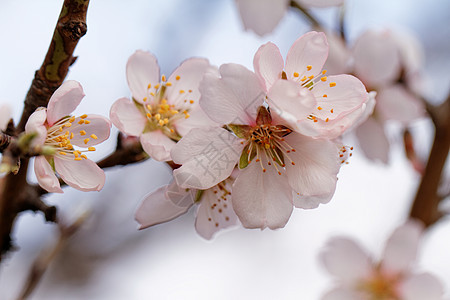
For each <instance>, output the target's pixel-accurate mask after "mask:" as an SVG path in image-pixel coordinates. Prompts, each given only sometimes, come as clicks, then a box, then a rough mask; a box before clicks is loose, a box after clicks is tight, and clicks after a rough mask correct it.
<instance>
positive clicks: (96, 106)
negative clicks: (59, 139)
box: [0, 0, 450, 299]
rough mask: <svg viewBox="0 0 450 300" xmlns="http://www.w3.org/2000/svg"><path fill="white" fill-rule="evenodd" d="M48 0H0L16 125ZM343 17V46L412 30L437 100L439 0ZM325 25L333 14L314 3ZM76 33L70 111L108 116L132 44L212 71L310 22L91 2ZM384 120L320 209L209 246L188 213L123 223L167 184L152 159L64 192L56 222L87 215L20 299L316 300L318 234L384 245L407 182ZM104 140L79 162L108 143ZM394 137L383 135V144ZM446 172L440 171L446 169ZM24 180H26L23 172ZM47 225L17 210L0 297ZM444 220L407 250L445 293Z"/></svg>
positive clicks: (351, 9)
mask: <svg viewBox="0 0 450 300" xmlns="http://www.w3.org/2000/svg"><path fill="white" fill-rule="evenodd" d="M62 2H63V1H62V0H60V1H55V0H52V1H50V0H47V1H33V0H21V1H17V0H15V1H13V0H0V28H1V29H0V41H1V46H0V102H1V103H9V104H10V105H11V107H12V110H13V116H14V119H15V120H16V121H17V120H18V119H19V117H20V114H21V109H22V106H23V100H24V98H25V95H26V93H27V91H28V88H29V86H30V83H31V80H32V78H33V76H34V71H35V70H36V69H38V68H39V67H40V65H41V63H42V61H43V58H44V56H45V53H46V51H47V48H48V45H49V42H50V40H51V37H52V33H53V29H54V26H55V23H56V20H57V18H58V15H59V12H60V9H61V5H62ZM346 7H347V10H346V11H347V14H346V17H345V22H346V29H347V35H348V39H349V41H350V43H351V42H352V41H354V40H355V39H356V38H357V37H358V35H359V34H361V33H362V32H363V31H364V30H366V29H368V28H375V29H380V28H400V29H406V30H409V31H410V32H412V33H414V34H416V35H417V37H418V39H419V40H420V41H421V42H422V44H423V46H424V49H425V59H426V67H425V69H424V72H425V74H427V75H428V77H429V80H427V90H426V91H424V92H425V94H426V95H427V96H428V98H429V99H430V100H432V101H435V102H439V101H442V100H443V99H444V98H445V97H446V95H447V93H448V91H449V87H450V75H449V74H450V72H448V70H449V69H450V59H449V53H450V2H449V1H447V0H434V1H419V0H397V1H389V0H383V1H382V0H366V1H357V0H348V1H347V6H346ZM312 13H313V14H314V15H315V16H317V17H318V19H319V20H321V21H322V22H323V23H324V24H325V25H326V26H327V27H328V28H335V26H336V24H337V21H338V9H336V8H328V9H314V10H312ZM87 21H88V33H87V35H86V36H85V37H83V38H82V39H81V41H80V43H79V44H78V47H77V49H76V50H75V55H77V56H79V57H78V60H77V61H76V63H75V65H73V66H72V68H71V69H70V72H69V75H68V79H74V80H77V81H79V82H81V84H82V85H83V88H84V90H85V93H86V97H85V98H84V100H83V101H82V103H81V105H80V106H79V107H78V108H77V111H76V114H77V115H79V114H83V113H97V114H102V115H105V116H108V115H109V108H110V106H111V104H112V103H113V102H114V101H115V100H116V99H118V98H120V97H123V96H130V92H129V89H128V86H127V83H126V77H125V64H126V61H127V59H128V57H129V56H130V55H131V54H132V53H133V52H134V51H135V50H137V49H144V50H148V51H150V52H152V53H153V54H155V55H156V57H157V58H158V60H159V64H160V66H161V70H162V72H163V73H164V74H166V75H169V74H170V73H171V72H172V70H173V69H174V68H176V67H177V66H178V65H179V64H180V63H181V62H182V61H183V60H184V59H186V58H189V57H192V56H200V57H206V58H208V59H209V60H210V61H211V63H212V64H215V65H217V66H219V65H221V64H223V63H228V62H234V63H240V64H243V65H244V66H246V67H248V68H250V69H253V66H252V62H253V55H254V53H255V52H256V50H257V49H258V47H259V46H260V45H262V44H263V43H265V42H267V41H272V42H274V43H275V44H277V45H278V46H279V47H280V49H281V51H282V53H283V54H284V55H285V54H286V53H287V51H288V49H289V47H290V46H291V45H292V43H293V42H294V41H295V40H296V39H297V38H298V37H299V36H300V35H302V34H303V33H305V32H307V31H308V30H309V29H310V27H309V25H308V23H307V22H306V21H305V20H304V18H303V16H302V15H300V14H299V13H298V12H297V11H293V10H292V11H291V10H290V11H289V12H288V13H287V14H286V15H285V18H284V19H283V20H282V21H281V23H280V24H279V26H278V27H277V28H276V29H275V30H274V31H273V33H272V34H270V35H267V36H264V37H262V38H261V37H258V36H257V35H255V34H254V33H252V32H245V31H244V30H243V26H242V23H241V20H240V18H239V15H238V13H237V8H236V6H235V3H234V1H232V0H215V1H205V0H204V1H201V0H191V1H182V0H171V1H157V0H154V1H152V0H142V1H138V0H135V1H113V0H109V1H91V4H90V7H89V10H88V20H87ZM431 128H432V126H431V124H430V123H429V121H427V120H420V121H417V122H415V123H414V124H412V127H411V129H412V131H413V133H414V134H415V135H416V136H417V137H418V140H419V141H420V145H418V146H419V149H418V150H419V151H420V153H419V154H420V155H421V156H422V157H424V158H426V156H427V151H428V148H429V145H430V143H431V139H432V132H431ZM398 131H399V129H398V127H397V126H396V124H389V132H388V134H389V137H390V138H391V141H392V142H393V143H392V145H393V146H392V151H391V163H390V164H389V165H387V166H385V165H382V164H379V163H374V162H371V161H368V160H367V159H366V158H365V157H364V156H363V155H362V153H360V152H358V148H357V144H356V140H355V139H354V137H352V136H351V135H349V136H346V137H345V144H347V145H350V146H355V150H354V151H353V157H352V158H351V160H350V164H349V165H345V166H343V167H342V169H341V171H340V173H339V181H338V187H337V190H336V194H335V196H334V198H333V199H332V200H331V202H330V203H328V204H326V205H321V206H320V207H319V208H317V209H314V210H299V209H296V210H294V213H293V215H292V217H291V219H290V221H289V222H288V224H287V225H286V227H285V228H283V229H280V230H276V231H271V230H264V231H260V230H244V229H237V230H233V231H229V232H225V233H222V234H219V235H218V236H217V237H216V238H215V239H214V240H212V241H205V240H203V239H202V238H201V237H199V236H198V235H197V234H196V232H195V229H194V210H191V211H190V212H189V213H188V214H186V215H183V216H181V217H179V218H178V219H176V220H174V221H172V222H169V223H166V224H162V225H158V226H155V227H152V228H149V229H146V230H143V231H137V230H136V228H137V223H136V222H135V221H134V212H135V210H136V208H137V206H138V204H139V202H140V199H141V198H142V197H143V196H144V195H145V194H147V193H149V192H151V191H153V190H154V189H156V188H157V187H159V186H161V185H163V184H166V183H167V182H168V181H169V180H170V179H171V170H170V169H169V168H168V167H166V166H165V165H164V164H163V163H158V162H155V161H152V160H148V161H146V162H144V163H140V164H136V165H129V166H126V167H122V168H121V167H117V168H114V169H112V170H108V171H107V172H106V174H107V180H106V184H105V188H104V189H103V190H102V191H101V192H98V193H96V192H91V193H82V192H78V191H76V190H74V189H71V188H66V189H65V190H64V194H63V195H51V196H48V197H46V199H45V201H46V202H47V203H49V204H52V205H56V206H58V207H59V208H60V213H61V214H62V216H64V217H66V218H67V219H71V218H74V216H75V215H76V214H77V213H78V212H79V211H82V210H85V209H89V210H92V212H93V216H92V218H90V219H89V220H88V222H86V223H85V224H84V226H83V227H82V228H81V230H80V231H79V232H77V233H76V234H75V235H74V236H73V238H72V239H71V240H70V241H69V243H68V244H67V246H66V247H65V248H64V249H63V250H62V251H61V253H60V254H59V255H58V256H57V258H56V259H55V260H54V261H53V263H52V264H51V266H50V268H49V270H48V272H47V273H46V274H45V275H44V278H43V280H42V281H41V283H40V285H39V286H38V287H37V288H36V290H35V292H34V294H33V295H32V297H31V299H62V298H64V299H319V298H320V296H321V295H322V294H323V293H324V292H326V291H327V290H328V289H330V288H331V287H332V283H333V279H332V278H331V277H330V276H329V275H328V274H327V273H326V272H325V270H324V268H323V267H322V266H321V265H320V263H319V261H318V260H317V256H318V254H319V253H320V251H321V249H322V247H323V245H324V244H325V242H326V241H327V240H328V239H329V238H330V237H331V236H336V235H341V236H342V235H345V236H349V237H352V238H354V239H356V240H357V241H358V242H359V243H361V244H362V245H363V246H364V247H365V248H366V249H367V250H368V251H370V252H371V253H374V254H375V255H376V256H379V254H380V253H381V251H382V249H383V245H384V242H385V239H386V238H387V237H388V235H389V234H390V233H391V232H392V230H393V229H394V228H395V227H397V226H398V225H399V224H401V223H402V222H403V221H404V220H405V218H406V216H407V215H408V212H409V208H410V204H411V201H412V199H413V197H414V194H415V191H416V187H417V184H418V182H419V179H420V176H419V175H417V174H416V173H415V171H414V170H413V169H412V167H411V166H410V164H409V162H408V161H407V160H406V158H405V155H404V153H403V148H402V145H401V140H398V139H400V138H399V136H398V135H397V134H396V133H398ZM116 135H117V129H115V128H113V131H112V138H111V139H110V140H109V141H108V142H106V143H104V144H102V145H101V146H100V147H98V150H97V151H96V152H95V153H93V155H91V158H92V159H97V160H98V159H101V158H102V157H104V156H106V155H107V154H109V153H110V152H111V151H113V149H114V147H115V136H116ZM396 139H397V140H396ZM447 170H448V168H447ZM29 176H30V180H32V181H35V182H36V179H35V178H34V174H33V171H32V170H30V173H29ZM57 233H58V231H57V229H56V227H55V225H54V224H46V223H45V221H44V218H43V216H42V215H41V214H37V215H35V214H33V213H29V212H28V213H24V214H22V215H21V216H20V218H19V220H18V222H17V223H16V225H15V228H14V239H15V244H16V245H17V251H15V252H10V254H9V256H8V257H7V258H6V259H4V261H3V262H2V264H1V265H0V299H14V298H15V297H17V295H18V293H19V291H20V289H21V288H22V286H23V284H24V282H25V280H26V277H27V274H28V272H29V269H30V266H31V264H32V262H33V261H34V260H35V259H36V257H37V256H38V255H40V253H41V251H43V250H45V249H46V248H48V247H51V245H53V243H54V242H55V241H56V239H57ZM449 237H450V220H449V219H448V218H446V219H442V220H441V221H440V222H439V223H438V224H437V225H435V226H434V227H433V228H432V229H431V230H430V231H429V232H428V234H427V235H426V236H425V238H424V240H423V243H422V247H421V249H420V252H419V259H418V263H419V265H420V269H421V270H426V271H429V272H432V273H434V274H435V275H437V276H438V277H439V278H440V279H441V280H442V282H443V284H444V286H445V289H446V291H447V293H446V295H447V296H449V295H450V293H449V291H450V259H449V258H450V240H449Z"/></svg>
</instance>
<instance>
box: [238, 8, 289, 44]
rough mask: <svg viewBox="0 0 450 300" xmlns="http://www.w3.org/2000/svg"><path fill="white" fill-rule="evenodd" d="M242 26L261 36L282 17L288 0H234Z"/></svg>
mask: <svg viewBox="0 0 450 300" xmlns="http://www.w3.org/2000/svg"><path fill="white" fill-rule="evenodd" d="M236 4H237V7H238V9H239V14H240V15H241V19H242V22H243V23H244V28H245V29H246V30H249V29H250V30H253V31H254V32H255V33H256V34H258V35H260V36H263V35H265V34H267V33H270V32H272V30H273V29H274V28H275V27H276V26H277V24H278V23H279V22H280V20H281V19H282V18H283V16H284V14H285V12H286V10H287V8H288V4H289V0H276V1H273V0H236Z"/></svg>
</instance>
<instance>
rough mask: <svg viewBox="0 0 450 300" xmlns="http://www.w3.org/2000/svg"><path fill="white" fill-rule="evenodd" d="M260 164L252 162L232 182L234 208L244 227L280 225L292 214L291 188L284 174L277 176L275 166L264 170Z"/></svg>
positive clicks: (262, 227)
mask: <svg viewBox="0 0 450 300" xmlns="http://www.w3.org/2000/svg"><path fill="white" fill-rule="evenodd" d="M261 163H262V164H260V163H258V162H256V161H255V160H254V161H252V162H251V163H250V164H249V165H248V166H247V167H246V168H245V169H242V170H241V172H240V173H239V175H238V177H237V178H236V181H235V182H234V184H233V197H232V200H233V207H234V211H235V212H236V214H237V215H238V217H239V220H240V221H241V223H242V225H243V226H244V227H246V228H261V229H264V228H266V227H269V228H270V229H277V228H282V227H284V226H285V225H286V223H287V221H288V220H289V217H290V216H291V213H292V209H293V206H292V189H291V188H290V187H289V184H288V182H287V180H286V176H285V174H283V173H281V174H282V175H279V174H278V173H277V170H276V169H275V167H274V165H272V166H269V167H268V168H267V169H266V172H264V171H263V166H267V161H265V159H264V158H262V159H261Z"/></svg>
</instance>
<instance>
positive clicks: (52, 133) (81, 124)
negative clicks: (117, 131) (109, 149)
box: [44, 114, 98, 161]
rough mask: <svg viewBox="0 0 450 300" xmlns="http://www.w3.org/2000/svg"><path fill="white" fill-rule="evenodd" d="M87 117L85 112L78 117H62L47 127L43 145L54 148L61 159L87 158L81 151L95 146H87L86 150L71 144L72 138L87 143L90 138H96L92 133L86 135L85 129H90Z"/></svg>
mask: <svg viewBox="0 0 450 300" xmlns="http://www.w3.org/2000/svg"><path fill="white" fill-rule="evenodd" d="M87 117H88V116H87V115H86V114H84V115H82V116H80V117H78V118H77V117H71V116H68V117H64V118H62V119H61V120H59V121H58V122H56V123H55V124H53V125H52V126H50V127H48V128H47V137H46V139H45V143H44V145H46V146H51V147H53V148H55V149H56V151H57V152H56V154H55V155H56V156H58V157H59V158H62V159H74V160H76V161H80V160H82V159H83V158H84V159H87V156H86V155H85V154H82V153H83V152H88V151H95V147H88V148H87V150H75V149H74V147H73V145H72V142H73V141H74V140H81V141H83V143H84V144H85V145H87V143H89V141H90V139H94V140H96V139H98V137H97V135H95V134H94V133H91V134H90V135H88V133H87V131H89V132H90V131H91V130H89V129H90V128H88V127H89V126H88V125H89V124H90V123H91V121H89V120H88V119H87Z"/></svg>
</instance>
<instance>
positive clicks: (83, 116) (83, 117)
mask: <svg viewBox="0 0 450 300" xmlns="http://www.w3.org/2000/svg"><path fill="white" fill-rule="evenodd" d="M87 117H88V115H86V114H84V115H81V116H80V118H81V119H86V118H87Z"/></svg>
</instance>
